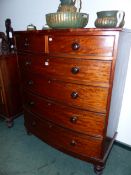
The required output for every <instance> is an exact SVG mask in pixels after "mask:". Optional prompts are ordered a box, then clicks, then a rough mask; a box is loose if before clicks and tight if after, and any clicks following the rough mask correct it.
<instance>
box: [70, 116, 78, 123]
mask: <svg viewBox="0 0 131 175" xmlns="http://www.w3.org/2000/svg"><path fill="white" fill-rule="evenodd" d="M77 120H78V117H77V116H72V117H71V118H70V121H71V123H76V122H77Z"/></svg>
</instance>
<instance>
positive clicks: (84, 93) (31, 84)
mask: <svg viewBox="0 0 131 175" xmlns="http://www.w3.org/2000/svg"><path fill="white" fill-rule="evenodd" d="M24 85H25V88H27V89H29V90H30V91H33V92H34V93H36V94H39V95H40V96H43V97H47V98H50V99H54V100H56V101H58V102H62V103H65V104H67V105H71V106H74V107H79V108H82V109H88V110H91V111H96V112H106V105H107V97H108V88H102V87H93V86H84V85H78V84H71V83H66V82H62V81H56V80H52V79H50V78H47V77H44V76H39V75H36V74H31V75H28V76H27V77H26V78H25V79H24Z"/></svg>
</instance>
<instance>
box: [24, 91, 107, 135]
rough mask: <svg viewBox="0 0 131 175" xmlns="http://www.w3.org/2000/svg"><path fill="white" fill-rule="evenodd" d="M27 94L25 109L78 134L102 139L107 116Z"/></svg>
mask: <svg viewBox="0 0 131 175" xmlns="http://www.w3.org/2000/svg"><path fill="white" fill-rule="evenodd" d="M24 94H25V99H24V104H25V108H27V109H28V110H30V111H31V112H32V113H35V114H37V115H39V116H40V117H41V118H43V119H47V120H50V121H52V122H54V123H56V124H58V125H61V126H63V127H66V128H68V129H72V130H74V131H77V132H81V133H86V134H88V135H92V136H99V137H102V136H103V133H104V128H105V115H104V114H98V113H94V112H88V111H84V110H79V109H76V108H71V107H68V106H65V105H61V104H59V103H54V102H53V101H49V100H46V99H43V98H40V97H38V96H35V95H32V94H30V93H26V92H24Z"/></svg>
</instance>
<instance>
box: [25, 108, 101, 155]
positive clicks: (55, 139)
mask: <svg viewBox="0 0 131 175" xmlns="http://www.w3.org/2000/svg"><path fill="white" fill-rule="evenodd" d="M25 126H26V128H27V130H28V131H30V132H32V133H33V134H35V135H36V136H38V137H39V138H41V139H42V140H44V141H45V142H47V143H48V144H50V145H52V146H55V147H57V148H58V149H60V150H66V151H67V150H68V151H71V152H73V153H77V154H80V155H83V156H87V157H88V156H89V157H96V158H100V157H101V147H102V140H101V139H96V138H93V137H89V136H85V135H82V134H77V133H76V132H71V131H69V130H66V129H64V128H62V127H59V126H57V125H55V124H53V123H52V122H47V121H46V120H40V119H39V118H37V117H36V116H34V115H33V114H31V113H29V112H28V111H26V110H25Z"/></svg>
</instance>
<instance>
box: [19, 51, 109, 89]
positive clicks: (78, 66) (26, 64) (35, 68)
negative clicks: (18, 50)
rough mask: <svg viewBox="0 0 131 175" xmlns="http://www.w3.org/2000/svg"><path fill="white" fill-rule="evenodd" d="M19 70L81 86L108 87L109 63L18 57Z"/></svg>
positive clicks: (26, 55)
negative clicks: (79, 83)
mask: <svg viewBox="0 0 131 175" xmlns="http://www.w3.org/2000/svg"><path fill="white" fill-rule="evenodd" d="M19 63H20V67H21V70H22V71H23V72H24V73H25V72H26V71H30V72H36V73H39V74H43V75H50V76H52V77H56V78H57V79H62V80H68V81H70V82H73V81H74V82H81V83H82V84H95V85H101V86H109V80H110V70H111V62H110V61H100V60H83V59H66V58H57V57H56V58H54V57H53V58H48V59H46V58H45V57H44V55H31V54H25V55H19Z"/></svg>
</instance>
